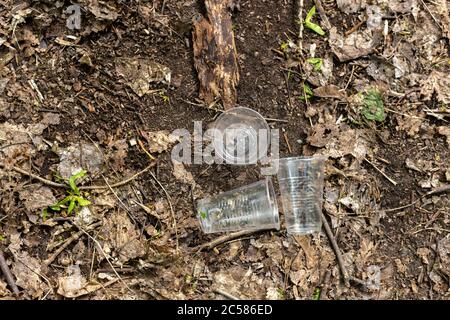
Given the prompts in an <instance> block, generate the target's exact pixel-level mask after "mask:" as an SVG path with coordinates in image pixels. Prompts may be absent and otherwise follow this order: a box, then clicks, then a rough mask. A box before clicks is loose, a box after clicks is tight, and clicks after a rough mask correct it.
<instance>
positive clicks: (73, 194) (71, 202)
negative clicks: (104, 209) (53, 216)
mask: <svg viewBox="0 0 450 320" xmlns="http://www.w3.org/2000/svg"><path fill="white" fill-rule="evenodd" d="M86 173H87V172H86V170H81V171H80V172H78V173H77V174H74V175H73V176H71V177H70V178H69V180H68V182H69V187H70V190H68V193H69V195H68V196H67V197H65V198H64V199H62V200H61V201H58V202H56V203H55V204H52V205H50V206H48V207H47V208H45V209H44V210H43V212H42V219H44V220H45V219H47V216H48V209H50V210H52V211H58V212H60V211H61V209H65V208H67V214H71V213H72V211H73V210H76V209H77V208H78V207H85V206H88V205H90V204H91V202H90V201H89V200H86V199H84V198H83V197H82V196H81V193H80V189H78V187H77V185H76V181H77V180H78V179H80V178H82V177H84V176H85V175H86ZM67 204H68V206H66V205H67Z"/></svg>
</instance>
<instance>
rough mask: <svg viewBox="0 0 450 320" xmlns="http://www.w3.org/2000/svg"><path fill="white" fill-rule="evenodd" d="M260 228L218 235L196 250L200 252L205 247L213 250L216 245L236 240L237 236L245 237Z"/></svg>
mask: <svg viewBox="0 0 450 320" xmlns="http://www.w3.org/2000/svg"><path fill="white" fill-rule="evenodd" d="M258 231H260V230H242V231H238V232H234V233H230V234H226V235H224V236H221V237H218V238H216V239H214V240H211V241H210V242H207V243H204V244H202V245H200V246H198V247H197V248H196V252H200V251H202V250H204V249H207V250H211V249H213V248H214V247H216V246H218V245H219V244H222V243H224V242H228V241H230V240H234V239H236V238H240V237H244V236H247V235H250V234H253V233H255V232H258Z"/></svg>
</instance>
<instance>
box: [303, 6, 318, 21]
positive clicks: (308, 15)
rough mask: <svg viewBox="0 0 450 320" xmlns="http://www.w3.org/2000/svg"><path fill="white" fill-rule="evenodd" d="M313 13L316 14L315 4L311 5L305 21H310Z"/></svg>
mask: <svg viewBox="0 0 450 320" xmlns="http://www.w3.org/2000/svg"><path fill="white" fill-rule="evenodd" d="M315 14H316V6H313V7H312V8H311V9H310V10H309V12H308V14H307V15H306V18H305V22H311V19H312V17H313V16H314V15H315Z"/></svg>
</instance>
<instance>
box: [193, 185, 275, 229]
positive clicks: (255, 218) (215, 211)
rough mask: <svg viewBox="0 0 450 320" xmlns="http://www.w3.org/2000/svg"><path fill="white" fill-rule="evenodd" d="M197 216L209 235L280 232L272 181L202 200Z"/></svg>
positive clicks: (198, 205) (199, 202) (198, 203)
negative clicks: (263, 230) (238, 232)
mask: <svg viewBox="0 0 450 320" xmlns="http://www.w3.org/2000/svg"><path fill="white" fill-rule="evenodd" d="M197 215H198V219H199V221H200V225H201V227H202V230H203V232H205V233H215V232H227V231H239V230H258V229H261V230H262V229H277V230H278V229H280V219H279V215H278V205H277V201H276V195H275V190H274V188H273V184H272V180H271V179H270V178H266V179H265V180H262V181H258V182H255V183H252V184H249V185H246V186H243V187H240V188H237V189H234V190H231V191H227V192H223V193H220V194H218V195H216V196H213V197H210V198H205V199H201V200H199V201H198V202H197Z"/></svg>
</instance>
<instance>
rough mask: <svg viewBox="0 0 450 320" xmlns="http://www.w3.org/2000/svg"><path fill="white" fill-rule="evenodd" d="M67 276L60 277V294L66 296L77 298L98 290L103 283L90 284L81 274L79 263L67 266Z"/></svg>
mask: <svg viewBox="0 0 450 320" xmlns="http://www.w3.org/2000/svg"><path fill="white" fill-rule="evenodd" d="M66 272H67V274H68V275H67V276H65V277H60V278H58V291H57V292H58V294H60V295H62V296H64V297H66V298H77V297H81V296H84V295H86V294H89V293H92V292H94V291H97V290H98V289H100V288H102V287H103V286H102V285H101V284H89V283H87V281H86V279H85V278H84V277H83V276H82V275H81V270H80V267H79V266H78V265H73V266H69V267H67V270H66Z"/></svg>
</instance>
